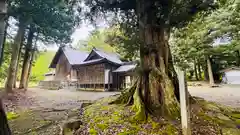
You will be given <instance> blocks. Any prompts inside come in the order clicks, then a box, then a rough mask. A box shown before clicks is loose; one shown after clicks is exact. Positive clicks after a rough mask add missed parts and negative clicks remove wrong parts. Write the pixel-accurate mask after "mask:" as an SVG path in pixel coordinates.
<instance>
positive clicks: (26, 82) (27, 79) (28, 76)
mask: <svg viewBox="0 0 240 135" xmlns="http://www.w3.org/2000/svg"><path fill="white" fill-rule="evenodd" d="M36 48H37V46H36V44H35V46H34V48H33V49H32V50H31V58H30V64H29V69H28V72H27V78H26V81H25V84H24V85H25V89H27V88H28V82H29V79H30V76H31V72H32V65H33V61H34V56H35V52H36Z"/></svg>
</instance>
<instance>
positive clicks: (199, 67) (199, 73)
mask: <svg viewBox="0 0 240 135" xmlns="http://www.w3.org/2000/svg"><path fill="white" fill-rule="evenodd" d="M197 69H198V77H199V80H202V71H201V63H200V61H199V60H198V63H197Z"/></svg>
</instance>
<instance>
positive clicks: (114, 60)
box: [84, 48, 122, 65]
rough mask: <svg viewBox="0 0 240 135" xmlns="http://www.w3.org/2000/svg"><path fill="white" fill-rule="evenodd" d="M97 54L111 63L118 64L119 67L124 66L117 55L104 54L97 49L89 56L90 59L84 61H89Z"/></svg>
mask: <svg viewBox="0 0 240 135" xmlns="http://www.w3.org/2000/svg"><path fill="white" fill-rule="evenodd" d="M96 54H97V55H98V56H99V57H101V58H105V59H106V60H107V61H109V62H110V63H113V64H117V65H121V64H122V61H121V60H120V56H119V55H118V54H117V53H109V52H104V51H102V50H99V49H96V48H93V49H92V51H91V53H90V54H89V55H88V57H87V58H86V59H85V60H84V61H89V60H90V58H91V56H92V55H96Z"/></svg>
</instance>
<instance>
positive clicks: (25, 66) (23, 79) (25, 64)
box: [19, 28, 34, 89]
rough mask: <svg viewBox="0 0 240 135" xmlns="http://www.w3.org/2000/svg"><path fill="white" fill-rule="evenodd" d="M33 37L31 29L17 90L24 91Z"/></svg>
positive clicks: (31, 29)
mask: <svg viewBox="0 0 240 135" xmlns="http://www.w3.org/2000/svg"><path fill="white" fill-rule="evenodd" d="M33 37H34V31H33V28H30V30H29V33H28V39H27V45H26V48H25V54H24V59H23V66H22V73H21V80H20V84H19V89H26V88H27V87H26V84H27V80H28V71H29V67H30V61H31V50H32V42H33Z"/></svg>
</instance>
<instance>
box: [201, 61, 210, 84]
mask: <svg viewBox="0 0 240 135" xmlns="http://www.w3.org/2000/svg"><path fill="white" fill-rule="evenodd" d="M202 69H203V73H204V81H207V82H208V81H209V77H208V66H207V61H205V64H204V66H202Z"/></svg>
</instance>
